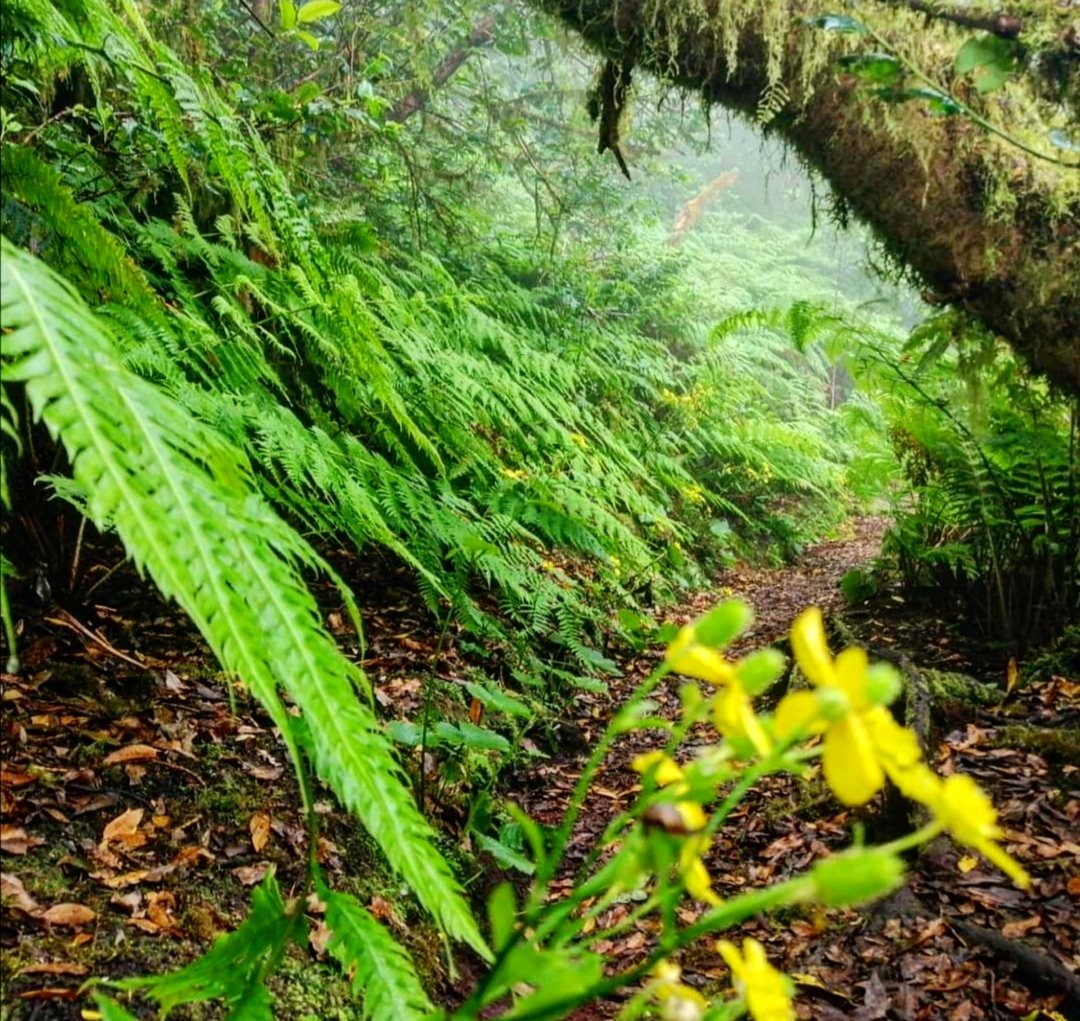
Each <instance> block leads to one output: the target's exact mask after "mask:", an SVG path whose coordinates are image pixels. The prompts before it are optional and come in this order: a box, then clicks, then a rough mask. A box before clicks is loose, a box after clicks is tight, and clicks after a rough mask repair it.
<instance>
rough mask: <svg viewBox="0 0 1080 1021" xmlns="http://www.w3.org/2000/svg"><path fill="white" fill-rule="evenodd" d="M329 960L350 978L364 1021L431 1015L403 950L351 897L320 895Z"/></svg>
mask: <svg viewBox="0 0 1080 1021" xmlns="http://www.w3.org/2000/svg"><path fill="white" fill-rule="evenodd" d="M319 896H320V897H321V898H322V899H323V900H324V901H325V903H326V924H327V926H328V927H329V929H330V931H331V932H332V933H333V937H332V938H331V940H330V944H329V947H328V949H329V951H330V954H331V955H332V956H333V957H334V958H335V959H336V960H337V961H338V962H339V963H340V964H341V967H342V968H343V969H344V970H345V971H346V972H350V973H351V974H352V976H353V989H354V990H355V991H356V992H357V993H358V994H361V995H362V996H363V1006H362V1008H361V1016H362V1017H363V1019H364V1021H368V1019H369V1018H370V1019H371V1021H413V1019H416V1021H419V1019H420V1018H424V1017H427V1016H428V1015H429V1014H430V1013H431V1011H432V1010H433V1009H434V1008H433V1006H432V1004H431V1001H430V1000H429V999H428V997H427V994H426V993H425V992H424V988H423V986H421V985H420V980H419V979H418V978H417V976H416V969H415V968H414V967H413V963H412V961H411V960H410V958H409V955H408V953H407V952H406V951H405V949H404V948H403V947H402V946H401V945H400V944H399V943H397V942H396V941H395V940H394V939H393V937H392V936H391V935H390V934H389V933H388V932H387V931H386V929H385V928H384V927H383V926H382V925H380V924H379V923H378V922H377V921H376V920H375V918H373V917H372V915H371V914H370V913H369V912H368V911H366V910H365V909H364V908H363V907H362V906H361V905H360V903H359V902H358V901H357V900H356V898H355V897H352V896H350V895H349V894H347V893H335V892H333V891H332V890H327V889H323V890H321V891H320V893H319Z"/></svg>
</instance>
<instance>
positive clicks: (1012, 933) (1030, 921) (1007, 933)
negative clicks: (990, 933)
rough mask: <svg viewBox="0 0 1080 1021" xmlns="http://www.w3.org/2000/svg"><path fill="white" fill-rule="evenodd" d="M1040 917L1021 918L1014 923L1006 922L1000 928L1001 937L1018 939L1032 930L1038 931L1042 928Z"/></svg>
mask: <svg viewBox="0 0 1080 1021" xmlns="http://www.w3.org/2000/svg"><path fill="white" fill-rule="evenodd" d="M1042 924H1043V921H1042V916H1041V915H1031V916H1030V917H1028V918H1021V919H1018V920H1017V921H1015V922H1006V923H1005V924H1004V925H1003V926H1002V927H1001V935H1002V936H1004V937H1005V938H1006V939H1020V938H1021V937H1023V936H1026V935H1027V934H1028V933H1029V932H1031V931H1032V930H1034V929H1038V928H1040V927H1041V926H1042Z"/></svg>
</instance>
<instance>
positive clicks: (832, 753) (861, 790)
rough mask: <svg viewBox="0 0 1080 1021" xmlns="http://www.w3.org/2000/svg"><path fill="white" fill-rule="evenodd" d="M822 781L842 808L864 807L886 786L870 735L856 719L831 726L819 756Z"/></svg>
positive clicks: (844, 720)
mask: <svg viewBox="0 0 1080 1021" xmlns="http://www.w3.org/2000/svg"><path fill="white" fill-rule="evenodd" d="M822 768H823V769H824V772H825V782H826V783H827V784H828V785H829V788H830V790H832V792H833V794H835V795H836V796H837V798H839V799H840V801H842V802H843V803H844V804H845V805H864V804H866V802H868V801H869V800H870V799H871V798H872V797H873V796H874V795H875V794H877V792H878V791H879V790H881V787H882V785H883V784H884V783H885V774H884V772H883V771H882V769H881V766H880V764H879V763H878V760H877V757H876V756H875V755H874V746H873V745H872V744H871V743H870V735H869V734H868V733H867V730H866V727H864V726H863V723H862V720H860V719H859V717H858V716H855V715H849V716H845V717H844V719H842V720H840V721H839V722H838V723H835V724H833V726H832V727H831V728H830V729H829V732H828V733H827V734H826V735H825V750H824V752H823V754H822Z"/></svg>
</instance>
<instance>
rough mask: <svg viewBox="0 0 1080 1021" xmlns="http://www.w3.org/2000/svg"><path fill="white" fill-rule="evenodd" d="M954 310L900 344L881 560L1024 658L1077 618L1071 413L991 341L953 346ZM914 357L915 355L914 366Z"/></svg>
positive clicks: (1069, 404)
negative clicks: (892, 466) (893, 463)
mask: <svg viewBox="0 0 1080 1021" xmlns="http://www.w3.org/2000/svg"><path fill="white" fill-rule="evenodd" d="M954 325H955V323H954V321H953V318H952V317H951V316H949V315H944V316H941V317H939V318H937V319H932V320H930V321H928V322H927V323H926V324H925V325H924V326H923V327H922V328H920V329H919V330H917V331H916V332H915V334H913V336H912V338H911V340H910V341H909V342H908V344H907V351H908V352H909V354H910V356H911V358H912V360H911V361H910V362H906V363H905V362H897V363H896V364H894V365H892V366H891V367H890V368H889V370H888V371H889V373H890V375H892V376H893V378H895V380H896V385H895V389H894V391H893V397H892V404H893V414H892V422H893V425H892V434H893V439H894V444H895V447H896V450H897V454H898V456H899V457H900V459H901V462H902V464H903V467H904V475H905V478H906V480H907V482H908V487H906V488H905V489H904V490H903V493H904V499H903V500H901V501H900V502H899V505H898V507H897V513H896V522H895V524H894V525H893V526H892V528H891V530H890V532H889V534H888V535H887V537H886V541H885V547H884V556H885V563H886V565H889V566H895V567H896V568H897V569H898V571H899V573H900V576H901V577H902V579H903V581H904V583H905V584H906V586H907V587H908V588H909V589H911V590H914V591H915V592H917V593H920V594H922V595H924V596H927V597H929V598H930V599H931V600H932V602H933V603H935V604H936V605H939V606H942V607H944V608H948V609H951V610H958V611H959V612H960V613H962V614H964V615H965V616H967V617H969V618H970V619H972V620H973V621H974V622H975V623H976V624H977V626H978V627H979V629H980V630H981V631H982V632H983V633H984V634H985V635H986V636H987V637H989V638H994V639H998V640H1002V641H1004V642H1006V643H1008V644H1009V645H1010V646H1011V647H1012V648H1013V649H1014V650H1019V651H1023V650H1025V649H1026V648H1030V647H1031V646H1032V645H1036V644H1038V643H1039V642H1040V641H1042V642H1045V641H1047V640H1048V639H1050V638H1053V637H1054V636H1056V635H1057V634H1059V633H1060V631H1061V630H1062V628H1063V627H1065V626H1066V625H1067V624H1068V623H1069V622H1070V621H1075V620H1076V619H1077V617H1078V614H1080V449H1078V442H1080V437H1078V428H1080V425H1078V417H1077V416H1078V408H1077V402H1076V401H1075V400H1072V401H1069V400H1066V399H1064V398H1063V397H1061V396H1060V395H1057V394H1055V393H1053V392H1052V391H1050V390H1048V388H1047V387H1046V385H1045V384H1044V383H1043V382H1042V381H1040V380H1035V379H1032V378H1031V377H1030V376H1029V375H1028V374H1027V373H1026V372H1024V370H1023V368H1022V367H1021V366H1020V365H1019V364H1018V363H1017V361H1016V359H1015V357H1014V356H1011V355H1009V354H1008V353H1006V352H1005V351H1003V350H1002V349H1001V347H1000V346H999V345H998V344H997V343H996V342H995V341H994V339H993V338H992V337H988V336H985V335H983V334H980V333H978V332H975V331H971V330H968V331H967V332H966V333H965V334H964V335H963V343H961V344H960V345H954V346H952V347H948V346H947V343H948V341H949V340H950V339H951V337H952V329H953V327H954ZM916 358H917V359H918V360H917V361H916V360H915V359H916Z"/></svg>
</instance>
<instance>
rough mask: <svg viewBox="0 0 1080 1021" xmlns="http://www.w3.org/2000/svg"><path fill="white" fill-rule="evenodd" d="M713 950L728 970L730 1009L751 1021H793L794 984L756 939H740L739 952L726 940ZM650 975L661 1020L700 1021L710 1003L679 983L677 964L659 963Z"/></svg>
mask: <svg viewBox="0 0 1080 1021" xmlns="http://www.w3.org/2000/svg"><path fill="white" fill-rule="evenodd" d="M716 949H717V951H718V952H719V953H720V956H721V957H722V958H723V959H724V962H725V963H726V964H727V966H728V968H729V969H731V979H732V986H733V987H734V990H735V995H736V998H737V999H736V1002H735V1003H734V1004H731V1006H735V1007H736V1008H738V1007H741V1008H742V1010H743V1011H745V1012H746V1013H748V1014H749V1015H750V1017H751V1018H753V1021H795V1008H794V1007H793V1006H792V1002H791V997H792V991H793V985H794V983H792V981H791V979H790V978H788V977H787V975H785V974H784V973H783V972H781V971H777V970H776V968H774V967H773V966H772V965H771V964H770V963H769V959H768V957H766V955H765V948H764V947H763V946H762V945H761V944H760V943H759V942H758V941H757V940H756V939H745V940H743V947H742V952H740V951H739V948H738V947H736V946H735V944H734V943H729V942H728V941H727V940H720V941H719V942H718V943H717V944H716ZM653 975H654V978H653V980H652V981H651V982H650V983H649V986H648V991H649V993H651V994H652V997H653V999H654V1000H655V1001H656V1003H657V1005H658V1006H659V1007H660V1017H661V1018H662V1019H663V1021H702V1019H703V1018H704V1017H705V1015H706V1012H707V1011H708V1009H709V1001H708V1000H706V999H705V997H704V996H702V994H701V993H700V992H698V990H696V989H694V988H693V987H692V986H688V985H686V984H685V983H683V982H682V981H681V979H682V972H681V970H680V969H679V966H678V965H677V964H674V963H672V962H671V961H662V962H661V963H660V964H658V965H657V966H656V968H655V969H654V971H653ZM740 1013H741V1011H740ZM725 1016H734V1015H725Z"/></svg>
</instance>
